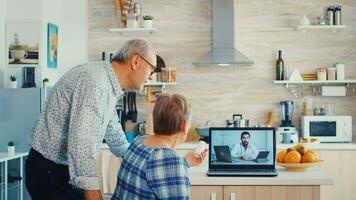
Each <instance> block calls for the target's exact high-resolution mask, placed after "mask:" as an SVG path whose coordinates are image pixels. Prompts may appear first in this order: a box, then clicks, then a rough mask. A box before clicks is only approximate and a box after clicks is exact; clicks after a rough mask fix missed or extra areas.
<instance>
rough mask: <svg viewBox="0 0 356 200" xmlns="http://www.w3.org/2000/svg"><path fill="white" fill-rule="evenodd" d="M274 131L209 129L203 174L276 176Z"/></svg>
mask: <svg viewBox="0 0 356 200" xmlns="http://www.w3.org/2000/svg"><path fill="white" fill-rule="evenodd" d="M275 134H276V133H275V129H274V128H210V129H209V139H210V143H209V170H208V171H207V173H206V174H207V175H208V176H277V175H278V174H277V170H276V166H275V157H276V141H275ZM241 155H245V156H241Z"/></svg>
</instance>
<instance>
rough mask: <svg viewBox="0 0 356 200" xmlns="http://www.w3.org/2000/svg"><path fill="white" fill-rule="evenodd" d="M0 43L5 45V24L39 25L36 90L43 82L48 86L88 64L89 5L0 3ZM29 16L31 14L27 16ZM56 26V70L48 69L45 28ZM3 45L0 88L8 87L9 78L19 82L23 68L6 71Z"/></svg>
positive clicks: (39, 0)
mask: <svg viewBox="0 0 356 200" xmlns="http://www.w3.org/2000/svg"><path fill="white" fill-rule="evenodd" d="M3 10H4V12H0V43H1V44H5V35H6V26H5V24H6V22H7V21H11V20H35V21H38V22H39V24H40V36H39V37H40V58H39V59H40V64H39V67H38V68H37V76H36V79H37V86H38V87H40V86H41V82H42V79H43V78H49V79H50V83H49V85H54V84H55V83H56V81H57V80H58V79H59V78H60V77H61V76H62V75H63V73H65V72H66V71H68V70H69V69H70V68H72V67H73V66H75V65H79V64H82V63H85V62H87V59H88V36H87V35H88V26H87V24H88V23H87V22H88V16H87V13H88V3H87V1H85V0H78V1H74V2H73V1H69V0H31V1H28V0H11V1H9V0H7V1H6V0H1V2H0V11H3ZM29 13H31V14H29ZM48 23H53V24H56V25H57V26H58V36H59V49H58V67H57V69H50V68H47V24H48ZM5 49H6V47H5V45H2V46H1V49H0V88H3V87H7V84H8V77H9V75H10V74H16V75H17V77H19V82H21V79H22V68H21V67H16V68H14V67H11V68H8V67H7V66H6V63H5V58H6V56H7V52H6V51H5Z"/></svg>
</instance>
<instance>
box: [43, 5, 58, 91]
mask: <svg viewBox="0 0 356 200" xmlns="http://www.w3.org/2000/svg"><path fill="white" fill-rule="evenodd" d="M48 23H52V24H55V25H57V26H58V36H60V35H61V34H62V32H63V30H62V1H61V0H42V27H41V29H42V44H41V47H40V52H41V54H42V56H41V58H40V59H41V61H40V62H41V70H42V80H43V79H44V78H48V79H49V80H50V85H51V84H53V83H54V82H56V81H57V80H58V76H59V73H58V72H59V69H60V67H61V63H62V57H61V53H62V52H61V51H60V49H58V57H57V59H58V60H57V61H58V63H57V64H58V66H57V69H52V68H48V67H47V37H48V36H47V29H48V27H47V26H48ZM60 42H61V40H60V38H59V40H58V44H60Z"/></svg>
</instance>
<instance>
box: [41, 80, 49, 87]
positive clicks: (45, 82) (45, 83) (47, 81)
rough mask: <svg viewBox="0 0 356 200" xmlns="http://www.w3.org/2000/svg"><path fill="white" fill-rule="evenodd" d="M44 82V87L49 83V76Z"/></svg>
mask: <svg viewBox="0 0 356 200" xmlns="http://www.w3.org/2000/svg"><path fill="white" fill-rule="evenodd" d="M42 83H43V87H46V85H47V83H49V79H48V78H45V79H43V81H42Z"/></svg>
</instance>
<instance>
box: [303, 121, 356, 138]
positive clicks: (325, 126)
mask: <svg viewBox="0 0 356 200" xmlns="http://www.w3.org/2000/svg"><path fill="white" fill-rule="evenodd" d="M301 136H302V137H305V138H308V137H310V138H315V139H319V140H320V142H352V116H336V115H325V116H302V118H301Z"/></svg>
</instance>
